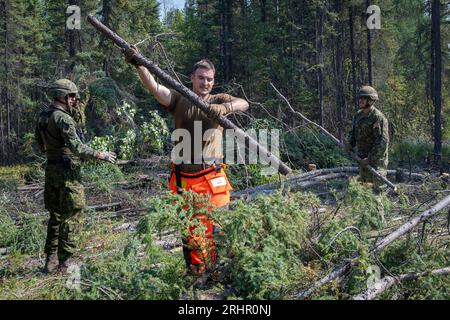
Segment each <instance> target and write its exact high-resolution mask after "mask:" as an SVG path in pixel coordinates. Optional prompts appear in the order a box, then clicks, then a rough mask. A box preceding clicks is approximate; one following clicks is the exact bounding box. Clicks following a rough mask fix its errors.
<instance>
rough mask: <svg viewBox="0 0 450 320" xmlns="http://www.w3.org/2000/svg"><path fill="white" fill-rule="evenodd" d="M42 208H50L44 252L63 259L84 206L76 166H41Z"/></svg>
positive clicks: (71, 248) (72, 247)
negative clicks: (43, 174)
mask: <svg viewBox="0 0 450 320" xmlns="http://www.w3.org/2000/svg"><path fill="white" fill-rule="evenodd" d="M44 201H45V208H46V209H47V210H48V211H49V212H50V220H49V222H48V227H47V240H46V243H45V253H46V254H47V255H49V254H53V253H58V259H59V260H60V261H65V260H66V259H67V258H69V257H70V256H71V255H72V254H73V252H74V251H75V248H76V244H75V240H74V236H75V235H76V233H77V231H78V229H79V227H80V225H79V219H80V216H81V213H82V211H83V208H84V207H85V195H84V187H83V185H82V183H81V177H80V169H79V168H75V169H65V168H63V165H62V164H48V165H47V168H46V169H45V190H44Z"/></svg>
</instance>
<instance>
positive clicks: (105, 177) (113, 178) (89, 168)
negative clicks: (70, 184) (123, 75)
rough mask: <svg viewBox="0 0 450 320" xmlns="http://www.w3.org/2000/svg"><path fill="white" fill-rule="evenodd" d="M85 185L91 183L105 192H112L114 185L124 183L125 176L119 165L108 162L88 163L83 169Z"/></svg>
mask: <svg viewBox="0 0 450 320" xmlns="http://www.w3.org/2000/svg"><path fill="white" fill-rule="evenodd" d="M81 175H82V177H83V182H84V183H91V184H93V185H95V186H96V187H97V188H98V189H100V190H103V191H107V192H108V191H111V190H112V189H113V183H114V182H118V181H123V180H124V176H123V173H122V171H121V170H120V168H119V167H118V166H117V165H114V164H111V163H107V162H86V163H84V164H83V165H82V167H81Z"/></svg>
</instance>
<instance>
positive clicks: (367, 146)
mask: <svg viewBox="0 0 450 320" xmlns="http://www.w3.org/2000/svg"><path fill="white" fill-rule="evenodd" d="M348 142H349V143H350V144H351V146H352V147H353V148H354V147H356V149H357V153H358V156H359V157H361V158H368V159H369V163H370V164H371V165H374V166H380V167H387V164H388V147H389V131H388V121H387V119H386V117H385V116H384V115H383V113H382V112H381V111H380V110H378V109H377V108H375V107H372V110H371V111H370V112H369V113H368V114H365V113H364V112H362V110H359V111H358V113H357V114H356V115H355V116H354V118H353V124H352V129H351V130H350V133H349V136H348Z"/></svg>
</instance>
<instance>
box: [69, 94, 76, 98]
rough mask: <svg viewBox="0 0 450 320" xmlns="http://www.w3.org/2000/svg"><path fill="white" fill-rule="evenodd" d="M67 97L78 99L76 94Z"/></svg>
mask: <svg viewBox="0 0 450 320" xmlns="http://www.w3.org/2000/svg"><path fill="white" fill-rule="evenodd" d="M67 96H68V97H69V98H76V97H77V95H76V94H75V93H69V94H68V95H67Z"/></svg>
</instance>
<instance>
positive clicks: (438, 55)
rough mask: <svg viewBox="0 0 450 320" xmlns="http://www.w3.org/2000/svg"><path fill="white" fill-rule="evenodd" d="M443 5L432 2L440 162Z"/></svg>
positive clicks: (438, 156)
mask: <svg viewBox="0 0 450 320" xmlns="http://www.w3.org/2000/svg"><path fill="white" fill-rule="evenodd" d="M440 14H441V5H440V0H432V1H431V51H432V61H433V66H434V67H433V89H432V90H433V95H432V97H433V104H434V159H435V161H440V159H441V153H442V127H441V126H442V124H441V122H442V121H441V111H442V92H441V91H442V52H441V15H440Z"/></svg>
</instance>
